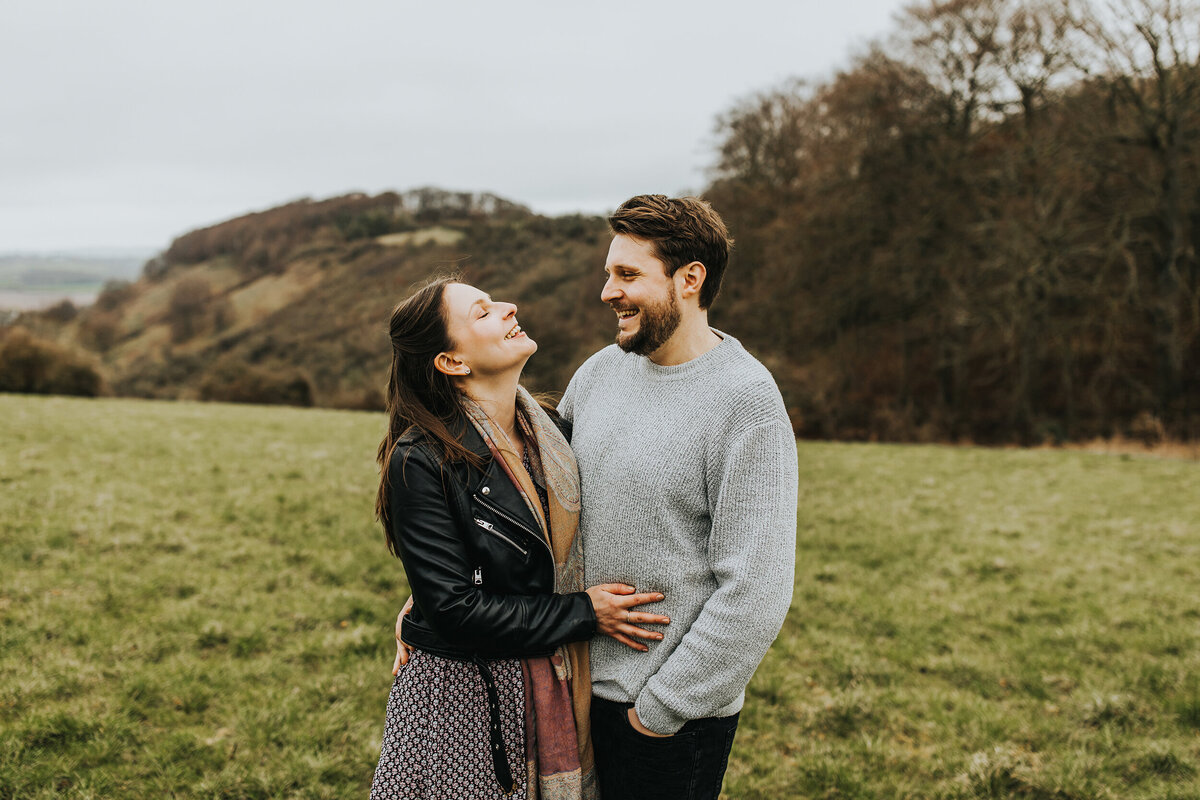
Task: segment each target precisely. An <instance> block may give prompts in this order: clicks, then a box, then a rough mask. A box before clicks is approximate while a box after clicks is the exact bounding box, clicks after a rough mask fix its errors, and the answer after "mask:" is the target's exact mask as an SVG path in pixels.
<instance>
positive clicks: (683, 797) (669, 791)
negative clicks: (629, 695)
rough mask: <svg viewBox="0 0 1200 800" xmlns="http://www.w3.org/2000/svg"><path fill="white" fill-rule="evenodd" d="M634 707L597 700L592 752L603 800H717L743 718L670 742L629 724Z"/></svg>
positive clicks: (696, 724) (689, 729) (691, 729)
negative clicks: (739, 723) (734, 740)
mask: <svg viewBox="0 0 1200 800" xmlns="http://www.w3.org/2000/svg"><path fill="white" fill-rule="evenodd" d="M630 707H631V705H630V704H629V703H614V702H612V701H610V700H604V699H602V698H599V697H596V696H594V695H593V696H592V747H593V748H595V751H596V774H597V776H598V777H599V779H600V796H601V798H603V800H717V796H718V795H720V794H721V781H722V779H723V778H724V777H725V766H726V765H727V764H728V763H729V750H730V748H731V747H733V735H734V734H735V733H737V725H738V715H737V714H734V715H733V716H732V717H707V718H705V719H694V720H691V721H690V722H688V723H687V724H686V725H684V726H683V728H681V729H680V731H679V732H678V733H676V734H675V735H674V736H670V737H667V738H665V739H660V738H655V737H653V736H647V735H645V734H644V733H638V732H637V731H635V730H634V729H633V726H632V725H630V724H629V717H628V716H627V715H626V712H627V711H628V710H629V708H630Z"/></svg>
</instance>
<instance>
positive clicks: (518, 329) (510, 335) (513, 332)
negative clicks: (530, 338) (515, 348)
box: [504, 325, 521, 339]
mask: <svg viewBox="0 0 1200 800" xmlns="http://www.w3.org/2000/svg"><path fill="white" fill-rule="evenodd" d="M520 332H521V326H520V325H514V326H513V329H512V330H511V331H509V332H508V333H506V334H505V335H504V338H505V339H511V338H513V337H514V336H516V335H517V334H518V333H520Z"/></svg>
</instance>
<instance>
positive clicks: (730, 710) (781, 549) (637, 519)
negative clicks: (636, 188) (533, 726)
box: [559, 195, 798, 800]
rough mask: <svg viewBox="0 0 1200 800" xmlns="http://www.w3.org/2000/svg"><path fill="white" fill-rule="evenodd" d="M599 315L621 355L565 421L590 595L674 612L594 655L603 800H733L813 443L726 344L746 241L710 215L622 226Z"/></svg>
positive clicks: (592, 364) (617, 224) (612, 356)
mask: <svg viewBox="0 0 1200 800" xmlns="http://www.w3.org/2000/svg"><path fill="white" fill-rule="evenodd" d="M609 224H610V226H611V228H612V231H613V234H614V235H613V240H612V245H611V246H610V248H609V251H608V260H607V263H606V264H605V268H604V269H605V272H606V273H607V275H608V279H607V282H606V283H605V284H604V289H603V291H602V293H601V296H600V299H601V300H602V301H603V302H605V303H607V304H608V305H609V306H610V307H611V308H612V309H613V311H614V312H615V313H616V316H617V340H616V344H615V345H612V346H609V347H607V348H605V349H604V350H601V351H600V352H599V353H596V354H595V355H593V356H592V357H591V358H590V359H588V360H587V361H586V362H585V363H584V364H583V366H581V367H580V368H579V370H578V371H577V372H576V373H575V375H574V377H573V378H572V379H571V382H570V385H569V386H568V387H567V391H566V394H565V395H564V396H563V399H562V402H561V403H560V405H559V411H560V412H561V413H562V415H563V416H564V417H565V418H566V419H567V420H568V421H570V422H571V423H572V425H573V434H572V439H571V443H572V447H573V448H574V450H575V453H576V457H577V459H578V462H579V469H580V475H581V479H582V493H583V511H582V515H581V518H580V533H581V535H582V537H583V538H582V541H583V548H584V558H585V573H586V583H587V585H589V586H590V585H593V584H597V583H626V584H631V585H633V586H636V587H637V589H638V591H655V592H661V593H663V594H664V595H665V597H666V599H665V600H664V601H663V602H661V603H658V604H655V605H652V606H645V607H643V608H641V609H639V610H642V611H646V612H656V613H661V614H666V615H668V616H669V617H670V618H671V623H670V624H669V625H666V626H664V627H663V628H662V633H663V639H662V641H660V642H655V643H651V644H650V645H649V647H647V646H646V645H645V644H642V643H641V642H633V641H632V640H630V641H629V642H627V644H633V645H634V647H636V648H638V649H640V650H642V651H643V652H634V651H633V650H632V649H631V648H630V647H628V646H626V644H622V643H621V642H619V641H617V640H615V639H612V638H610V637H597V638H596V639H594V640H593V641H592V650H591V653H592V656H591V661H592V693H593V706H592V741H593V744H594V747H595V752H596V767H597V772H598V774H599V778H600V786H601V792H602V796H604V797H606V798H619V799H620V800H637V799H638V798H656V799H661V798H671V799H672V800H674V799H675V798H716V797H717V795H718V794H719V793H720V789H721V782H722V779H723V777H724V774H725V768H726V764H727V762H728V757H729V751H730V748H731V746H732V744H733V737H734V733H735V731H736V729H737V723H738V713H739V711H740V709H741V707H742V703H743V701H744V698H745V688H746V685H747V684H748V683H749V681H750V678H751V676H752V675H753V674H754V670H755V669H756V668H757V667H758V664H759V662H760V661H761V660H762V658H763V656H764V655H765V654H766V652H767V649H768V648H769V647H770V645H771V643H772V642H773V641H774V639H775V637H776V635H778V633H779V629H780V627H781V626H782V625H783V620H784V616H785V615H786V614H787V611H788V608H789V607H790V605H791V598H792V587H793V576H794V569H795V537H796V499H797V497H796V495H797V483H798V474H797V464H796V443H795V438H794V436H793V433H792V428H791V424H790V423H789V420H788V417H787V414H786V412H785V410H784V405H783V400H782V398H781V397H780V394H779V390H778V388H777V387H776V385H775V382H774V380H773V379H772V377H771V375H770V373H769V372H768V371H767V370H766V368H765V367H763V366H762V364H760V363H759V362H758V361H757V360H755V359H754V357H753V356H751V355H750V354H749V353H748V352H746V350H745V349H744V348H743V347H742V346H741V344H739V343H738V341H737V340H736V339H735V338H733V337H732V336H730V335H728V334H726V333H722V332H720V331H717V330H715V329H713V328H710V327H709V325H708V309H709V308H710V307H711V306H712V303H713V301H714V300H715V299H716V297H717V293H718V291H719V290H720V287H721V279H722V277H723V273H724V271H725V266H726V263H727V261H728V258H729V248H730V245H731V243H732V242H731V240H730V239H729V236H728V233H727V232H726V228H725V224H724V223H723V222H722V221H721V218H720V217H719V216H718V215H717V214H716V212H715V211H713V210H712V208H710V207H709V206H708V205H707V204H706V203H704V202H702V201H700V200H697V199H695V198H667V197H665V196H663V195H642V196H638V197H634V198H632V199H631V200H629V201H627V202H626V203H625V204H624V205H622V206H621V207H620V208H619V209H618V210H617V211H616V213H615V214H613V216H612V217H611V218H610V219H609Z"/></svg>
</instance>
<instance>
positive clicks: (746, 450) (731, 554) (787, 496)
mask: <svg viewBox="0 0 1200 800" xmlns="http://www.w3.org/2000/svg"><path fill="white" fill-rule="evenodd" d="M796 458H797V456H796V440H795V438H794V436H793V434H792V431H791V427H790V426H789V425H787V424H786V422H784V421H780V420H776V419H772V420H771V421H770V422H769V423H765V424H760V425H758V426H756V427H753V428H751V429H749V430H747V431H745V432H744V433H743V434H741V435H740V436H738V437H736V438H735V439H733V440H732V441H730V443H729V446H728V448H727V449H726V450H725V452H724V457H723V459H722V460H721V463H720V464H719V465H718V470H719V472H718V474H717V475H716V476H715V480H714V481H713V483H714V485H715V488H716V496H715V499H714V501H713V504H712V530H711V534H710V537H709V542H708V560H709V564H710V567H711V569H712V573H713V576H714V577H715V578H716V581H717V588H716V590H715V591H714V592H713V593H712V595H711V596H710V597H709V598H708V600H707V601H706V602H705V604H704V606H703V608H702V609H701V611H700V615H699V616H698V617H697V618H696V621H695V622H693V623H692V626H691V627H690V628H689V629H688V632H687V633H686V634H684V636H683V639H682V640H681V641H680V642H679V645H678V646H677V647H676V648H675V650H674V651H673V652H672V653H671V655H670V656H669V657H668V658H667V660H666V661H665V662H664V663H663V665H662V666H661V667H660V668H659V670H658V671H657V672H656V673H655V674H654V675H653V676H651V678H650V680H649V681H648V682H647V683H646V685H645V687H644V688H643V689H642V691H641V693H640V694H639V695H638V697H637V700H636V703H635V707H636V709H637V714H638V717H639V718H640V719H641V721H642V724H644V725H645V726H646V727H647V728H649V729H650V730H652V731H654V732H656V733H662V734H671V733H675V732H676V731H678V730H679V728H681V727H682V726H683V724H684V723H685V722H687V721H688V720H689V719H699V718H702V717H710V716H712V715H713V714H714V713H715V712H716V711H717V710H719V709H721V708H722V707H725V706H727V705H729V704H730V703H732V702H734V701H735V700H736V699H737V698H738V696H739V695H740V694H741V693H742V692H743V691H745V688H746V685H747V684H748V683H749V682H750V678H751V677H752V676H753V675H754V670H755V669H757V668H758V665H759V662H761V661H762V659H763V656H765V655H766V653H767V649H768V648H769V647H770V646H771V643H772V642H773V641H774V640H775V637H776V636H777V635H778V634H779V630H780V628H782V626H783V620H784V617H785V616H786V615H787V612H788V609H789V608H790V607H791V602H792V590H793V585H794V581H795V566H796V503H797V492H798V486H797V484H798V482H799V475H798V467H797V463H796Z"/></svg>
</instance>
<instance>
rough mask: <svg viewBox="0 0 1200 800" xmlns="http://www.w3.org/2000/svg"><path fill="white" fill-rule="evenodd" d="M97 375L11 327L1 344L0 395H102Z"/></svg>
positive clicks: (50, 344)
mask: <svg viewBox="0 0 1200 800" xmlns="http://www.w3.org/2000/svg"><path fill="white" fill-rule="evenodd" d="M102 388H103V381H102V380H101V378H100V374H99V373H98V372H96V370H95V369H94V368H93V367H92V366H91V365H89V364H88V363H87V362H86V361H85V360H83V359H82V358H80V357H79V356H78V355H77V354H75V353H72V352H70V351H68V350H65V349H63V348H62V347H59V346H58V345H57V344H55V343H53V342H49V341H46V340H45V339H39V338H38V337H36V336H34V335H33V334H32V333H30V332H29V331H27V330H26V329H24V328H13V329H12V330H11V331H9V332H8V333H7V335H5V336H4V339H3V341H2V342H0V392H19V393H24V394H70V395H79V396H83V397H95V396H97V395H99V394H100V393H101V390H102Z"/></svg>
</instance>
